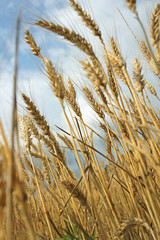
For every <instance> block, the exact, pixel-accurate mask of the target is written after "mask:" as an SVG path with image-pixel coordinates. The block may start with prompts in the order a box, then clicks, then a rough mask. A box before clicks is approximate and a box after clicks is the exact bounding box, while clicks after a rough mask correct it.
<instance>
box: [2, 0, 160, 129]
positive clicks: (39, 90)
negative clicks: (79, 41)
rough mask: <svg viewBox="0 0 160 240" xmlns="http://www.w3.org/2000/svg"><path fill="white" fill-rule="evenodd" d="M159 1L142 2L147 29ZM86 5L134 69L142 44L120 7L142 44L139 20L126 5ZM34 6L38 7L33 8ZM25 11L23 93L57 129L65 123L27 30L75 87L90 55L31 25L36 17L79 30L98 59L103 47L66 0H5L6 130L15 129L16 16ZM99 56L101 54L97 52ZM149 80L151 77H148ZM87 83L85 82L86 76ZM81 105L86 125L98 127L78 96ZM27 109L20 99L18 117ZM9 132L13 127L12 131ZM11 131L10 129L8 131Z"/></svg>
mask: <svg viewBox="0 0 160 240" xmlns="http://www.w3.org/2000/svg"><path fill="white" fill-rule="evenodd" d="M157 2H158V0H139V1H138V0H137V7H138V11H139V14H140V17H141V18H142V19H143V22H144V25H145V26H146V27H148V22H149V17H148V16H149V15H150V14H151V9H152V6H154V5H155V4H156V3H157ZM79 3H82V6H85V7H86V8H87V10H88V12H90V10H91V15H92V16H93V17H94V18H95V19H96V21H97V22H98V24H99V25H100V28H101V29H102V32H103V38H104V40H105V42H106V44H107V41H108V40H109V37H110V36H114V37H116V38H118V43H119V45H120V47H121V48H122V52H123V55H124V57H125V59H127V60H128V59H129V60H130V66H129V69H131V64H132V59H133V56H135V57H137V56H138V54H139V51H138V48H137V45H136V42H135V40H134V39H133V37H132V35H131V34H130V32H129V30H128V29H127V27H126V25H125V23H124V21H123V20H122V18H121V16H120V15H119V13H118V11H117V8H119V9H120V10H121V11H122V12H123V14H124V16H125V17H126V19H127V21H128V23H129V24H130V25H131V26H132V27H133V30H134V32H135V34H136V35H137V36H138V38H139V39H140V40H142V39H143V34H142V32H141V30H140V28H139V26H138V24H137V22H136V21H135V19H134V16H133V14H132V13H131V12H130V11H129V10H128V9H127V8H126V5H125V1H124V0H80V1H79ZM32 4H33V5H34V6H32ZM20 10H21V11H22V19H23V22H22V24H21V32H20V58H19V79H18V88H19V91H18V94H19V95H20V92H21V91H23V92H25V93H26V94H28V95H30V96H31V98H32V99H33V100H34V101H35V103H36V105H37V106H38V107H39V108H40V110H41V113H42V114H44V115H45V116H46V118H47V120H48V121H49V123H50V124H51V125H52V126H53V124H59V125H61V126H62V125H63V126H65V124H64V118H63V115H62V113H61V109H60V107H59V104H58V101H57V99H56V98H55V97H54V95H53V94H52V92H51V90H50V88H49V85H48V83H47V79H46V77H45V74H44V71H43V69H42V68H40V66H41V64H40V62H39V61H37V59H36V57H34V56H33V55H32V54H31V52H30V50H29V47H28V45H27V44H26V43H25V41H24V39H23V36H24V28H27V29H29V30H30V31H31V33H33V35H34V37H35V39H36V41H37V43H38V44H39V45H40V46H41V48H42V51H43V53H44V55H45V56H46V57H47V58H49V59H50V60H52V61H53V63H54V64H55V65H56V66H57V67H58V69H59V70H60V71H62V72H63V74H64V76H65V78H67V76H68V75H71V77H72V79H73V80H74V82H78V81H79V78H80V73H81V71H80V73H79V64H78V63H77V62H78V61H79V60H81V58H82V59H83V60H84V59H85V56H84V55H83V54H82V53H80V52H79V51H78V50H77V49H76V48H75V47H72V46H71V45H70V44H69V43H66V42H65V41H64V40H62V39H60V38H59V37H57V36H56V35H54V34H50V33H47V32H46V31H43V30H42V29H40V28H38V27H35V26H33V25H31V24H27V22H30V23H32V22H33V19H36V18H37V17H36V15H37V16H39V17H42V16H43V14H46V16H47V17H48V19H50V20H52V21H56V23H58V22H60V23H63V24H64V25H65V26H67V27H71V26H73V28H74V27H76V29H77V30H79V31H80V33H82V34H84V35H85V36H87V39H89V40H90V41H91V42H92V44H93V46H94V48H95V50H96V51H97V53H98V54H100V55H101V54H102V53H101V51H99V50H98V47H97V46H99V45H98V42H97V41H96V40H95V39H94V38H93V37H92V36H91V34H90V33H89V32H88V31H87V29H86V28H85V27H82V26H81V24H80V21H79V18H78V17H77V16H76V14H75V13H74V12H73V11H72V10H71V8H70V7H69V4H68V3H67V0H43V1H42V0H32V1H28V0H21V1H20V0H1V13H0V32H1V35H0V36H1V37H0V61H1V64H0V99H1V103H0V108H1V112H0V119H3V121H4V123H5V126H9V124H10V115H11V107H12V94H11V91H12V82H13V80H12V78H13V66H14V48H15V26H16V17H17V15H18V13H19V11H20ZM98 51H99V52H98ZM148 76H149V75H148ZM82 80H83V81H84V77H83V76H82ZM78 100H79V104H80V105H82V106H83V112H84V116H85V119H86V121H88V123H93V119H94V117H95V116H94V115H93V113H92V110H91V109H89V108H88V105H87V104H84V99H83V96H82V95H81V94H80V95H79V99H78ZM21 105H23V103H22V101H21V99H20V98H19V112H20V113H23V111H24V110H23V108H22V107H20V106H21ZM7 129H8V128H7ZM9 130H10V128H9Z"/></svg>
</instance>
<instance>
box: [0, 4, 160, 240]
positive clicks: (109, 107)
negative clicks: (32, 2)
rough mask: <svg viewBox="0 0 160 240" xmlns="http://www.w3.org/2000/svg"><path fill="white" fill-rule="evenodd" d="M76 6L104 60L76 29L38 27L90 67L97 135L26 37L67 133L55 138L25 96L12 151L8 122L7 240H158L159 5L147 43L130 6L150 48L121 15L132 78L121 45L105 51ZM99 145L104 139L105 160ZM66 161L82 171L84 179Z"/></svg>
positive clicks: (73, 93) (1, 169)
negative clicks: (133, 50)
mask: <svg viewBox="0 0 160 240" xmlns="http://www.w3.org/2000/svg"><path fill="white" fill-rule="evenodd" d="M69 3H70V5H71V7H72V8H73V9H74V11H75V12H76V13H77V15H78V16H79V17H80V18H81V22H82V24H85V25H86V27H87V28H88V29H89V31H90V32H91V33H92V35H93V38H95V39H96V38H97V40H98V41H99V42H100V44H101V47H102V49H103V59H100V58H99V56H98V55H97V53H96V52H95V51H94V48H93V46H92V44H91V43H90V42H89V41H88V40H87V38H85V36H82V35H81V34H79V33H77V32H76V31H74V30H70V29H68V28H67V27H64V26H62V25H60V24H57V23H55V22H52V21H48V20H47V19H43V18H39V19H37V20H36V21H35V22H34V25H36V26H37V27H38V28H39V29H43V30H45V31H49V32H51V33H53V34H57V35H59V36H60V37H61V38H63V39H65V40H67V41H68V42H70V43H71V44H72V45H73V47H77V48H78V49H79V50H80V51H81V52H82V55H83V56H84V57H85V60H84V58H83V59H82V60H80V61H79V64H80V66H81V68H82V70H83V72H84V74H85V76H84V77H85V79H86V84H85V85H83V84H82V83H81V91H82V93H83V95H84V96H85V98H86V101H87V103H88V105H89V106H90V107H91V108H92V110H93V111H94V112H95V114H96V116H97V119H96V121H97V122H98V130H96V129H93V126H88V125H87V124H86V123H85V121H84V117H83V108H82V107H80V105H79V103H78V94H77V89H76V87H75V84H74V82H73V80H72V79H71V77H69V76H68V79H67V80H66V79H65V78H64V75H63V74H62V73H61V72H59V71H58V70H57V68H56V67H55V66H54V64H53V63H52V61H51V59H48V58H46V57H45V56H44V54H43V53H42V50H41V47H40V46H38V44H37V42H36V40H35V39H34V37H33V35H32V34H31V32H30V31H29V30H27V29H25V34H24V40H25V42H26V43H27V44H28V45H29V47H30V50H31V52H32V53H33V55H34V56H33V58H37V59H38V61H39V62H40V64H41V65H42V66H43V69H44V70H45V74H46V76H47V79H48V83H49V86H50V88H51V89H52V92H53V94H54V95H55V96H56V98H57V99H58V101H59V105H60V107H61V109H62V111H63V114H64V118H65V120H66V123H67V125H68V129H67V130H66V129H63V127H61V126H59V129H57V132H53V131H52V128H51V127H52V126H50V125H49V124H48V122H47V120H46V118H45V116H44V115H42V114H41V112H40V110H39V109H38V107H37V106H36V104H35V103H34V101H33V100H32V99H31V97H29V96H27V95H26V94H25V93H22V94H21V97H22V99H23V102H24V105H25V111H24V114H23V115H22V114H17V113H16V111H15V118H14V119H13V139H15V141H14V145H11V144H10V142H9V140H8V139H7V137H6V133H5V132H4V128H3V126H2V123H1V122H0V134H1V139H2V141H1V143H0V239H7V240H11V239H15V240H20V239H26V240H27V239H31V240H40V239H43V240H49V239H51V240H53V239H65V240H69V239H77V240H82V239H83V240H91V239H93V240H95V239H100V240H111V239H112V240H120V239H123V240H135V239H137V240H138V239H141V240H158V239H160V116H159V113H158V112H157V111H156V110H155V105H154V102H157V104H159V101H160V98H159V96H158V94H157V92H156V90H155V88H154V86H155V85H156V84H157V85H158V81H159V79H160V46H159V43H160V29H159V21H160V20H159V19H160V4H157V5H155V6H153V9H152V14H151V16H150V26H149V33H150V35H148V29H145V28H144V26H143V24H142V21H141V19H140V17H139V14H138V11H137V7H136V4H137V3H136V0H126V5H127V7H128V11H131V12H132V13H131V14H133V15H134V17H135V18H136V20H137V22H138V23H139V25H140V27H141V29H142V31H143V36H144V40H143V41H142V40H138V37H136V36H135V34H134V31H132V28H130V27H129V25H128V23H127V22H126V23H125V18H124V17H123V15H122V14H121V12H120V11H119V12H120V14H121V15H122V18H124V24H127V25H128V31H129V32H131V33H132V34H133V37H134V39H135V42H136V43H137V46H138V48H139V52H140V54H139V55H138V57H137V56H135V59H134V61H133V65H132V69H131V71H128V63H127V62H126V60H125V59H124V57H123V53H122V52H121V49H120V47H118V44H117V42H116V41H115V39H114V37H110V39H109V42H107V43H106V41H105V40H104V39H103V38H102V35H103V34H102V33H101V30H100V27H99V26H98V25H97V23H96V22H95V20H94V19H93V18H92V17H91V15H90V14H89V13H88V12H87V11H86V10H85V9H83V8H82V7H81V6H80V4H79V3H78V2H76V1H75V0H69ZM144 66H146V68H147V69H148V70H149V71H150V72H152V80H151V83H153V84H152V85H151V84H149V83H148V81H147V79H146V78H145V76H144V74H143V73H144V71H145V69H144ZM87 83H88V84H87ZM124 87H125V89H126V90H125V91H126V92H127V91H128V96H130V97H128V98H127V97H126V96H127V95H126V94H124V91H123V88H124ZM19 136H20V137H21V140H20V139H19V138H20V137H19ZM95 138H96V139H99V140H101V142H102V144H103V146H104V149H105V151H104V152H102V151H100V150H99V148H98V145H97V146H96V145H95V141H94V139H95ZM12 142H13V141H12ZM21 142H23V144H24V146H23V147H22V145H21ZM62 143H63V144H62ZM62 145H63V146H65V147H62ZM66 149H67V150H66ZM66 151H69V155H67V154H66ZM68 157H69V158H72V161H74V162H75V164H76V165H77V166H78V168H79V175H78V176H77V174H76V173H75V172H73V170H71V168H70V165H69V163H68ZM102 158H103V164H102V161H100V160H101V159H102ZM37 162H38V164H37Z"/></svg>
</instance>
